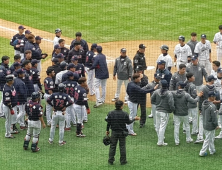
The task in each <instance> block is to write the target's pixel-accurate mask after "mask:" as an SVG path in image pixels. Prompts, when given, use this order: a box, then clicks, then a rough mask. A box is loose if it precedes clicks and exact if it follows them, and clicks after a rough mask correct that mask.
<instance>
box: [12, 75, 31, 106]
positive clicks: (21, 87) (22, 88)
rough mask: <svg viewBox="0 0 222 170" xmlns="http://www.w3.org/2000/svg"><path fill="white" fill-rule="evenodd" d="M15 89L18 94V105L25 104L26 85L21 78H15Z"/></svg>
mask: <svg viewBox="0 0 222 170" xmlns="http://www.w3.org/2000/svg"><path fill="white" fill-rule="evenodd" d="M14 87H15V91H16V93H17V95H18V102H17V103H18V105H21V104H25V102H26V101H27V92H28V89H27V86H26V85H25V83H24V81H23V80H22V79H21V78H18V77H17V78H15V80H14Z"/></svg>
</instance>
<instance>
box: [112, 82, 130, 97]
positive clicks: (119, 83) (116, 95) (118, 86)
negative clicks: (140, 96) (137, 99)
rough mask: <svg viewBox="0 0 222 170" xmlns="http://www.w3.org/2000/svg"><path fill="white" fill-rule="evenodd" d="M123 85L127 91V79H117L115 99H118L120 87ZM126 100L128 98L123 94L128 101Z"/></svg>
mask: <svg viewBox="0 0 222 170" xmlns="http://www.w3.org/2000/svg"><path fill="white" fill-rule="evenodd" d="M123 83H124V85H125V89H127V86H128V83H129V79H127V80H120V79H117V88H116V93H115V98H119V96H120V89H121V86H122V84H123ZM125 91H126V90H125ZM128 98H129V96H128V94H127V93H126V92H125V100H128Z"/></svg>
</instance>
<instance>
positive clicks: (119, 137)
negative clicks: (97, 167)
mask: <svg viewBox="0 0 222 170" xmlns="http://www.w3.org/2000/svg"><path fill="white" fill-rule="evenodd" d="M110 140H111V143H110V148H109V160H108V162H110V163H112V162H114V161H115V158H114V157H115V154H116V146H117V143H118V141H119V149H120V163H121V164H122V163H125V162H126V137H124V136H123V134H122V132H115V131H112V134H111V139H110Z"/></svg>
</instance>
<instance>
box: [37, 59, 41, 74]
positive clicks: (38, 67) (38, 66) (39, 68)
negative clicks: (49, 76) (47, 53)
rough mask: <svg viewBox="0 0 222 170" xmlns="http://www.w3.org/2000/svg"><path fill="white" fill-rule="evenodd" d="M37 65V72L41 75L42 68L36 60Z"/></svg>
mask: <svg viewBox="0 0 222 170" xmlns="http://www.w3.org/2000/svg"><path fill="white" fill-rule="evenodd" d="M38 61H39V63H37V70H38V71H39V72H40V73H41V71H42V66H41V60H38Z"/></svg>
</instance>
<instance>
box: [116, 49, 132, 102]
mask: <svg viewBox="0 0 222 170" xmlns="http://www.w3.org/2000/svg"><path fill="white" fill-rule="evenodd" d="M120 54H121V55H120V57H118V58H116V60H115V65H114V69H113V80H116V74H117V89H116V94H115V97H114V98H113V99H112V102H115V101H116V100H118V99H119V96H120V89H121V86H122V83H124V85H125V88H126V89H127V85H128V83H129V81H131V77H132V72H133V67H132V61H131V60H130V58H129V57H128V56H127V55H126V49H125V48H122V49H121V50H120ZM127 101H128V95H127V93H126V94H125V104H127Z"/></svg>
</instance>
